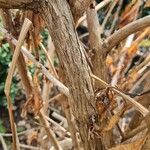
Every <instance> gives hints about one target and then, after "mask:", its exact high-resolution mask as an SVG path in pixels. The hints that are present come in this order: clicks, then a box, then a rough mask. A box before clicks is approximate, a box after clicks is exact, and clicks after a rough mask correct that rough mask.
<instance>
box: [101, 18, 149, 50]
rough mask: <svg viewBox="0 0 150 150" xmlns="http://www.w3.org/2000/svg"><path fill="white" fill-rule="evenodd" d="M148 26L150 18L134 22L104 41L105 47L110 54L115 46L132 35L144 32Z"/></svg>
mask: <svg viewBox="0 0 150 150" xmlns="http://www.w3.org/2000/svg"><path fill="white" fill-rule="evenodd" d="M148 26H150V16H146V17H144V18H141V19H138V20H136V21H133V22H131V23H129V24H128V25H126V26H124V27H123V28H121V29H119V30H118V31H116V32H115V33H114V34H112V35H111V36H110V37H108V38H107V39H106V40H105V41H104V43H103V46H104V47H106V48H107V52H110V51H111V49H112V48H113V47H114V46H116V45H117V44H118V43H119V42H121V41H122V40H124V39H125V38H126V37H128V36H129V35H130V34H132V33H135V32H137V31H139V30H142V29H144V28H146V27H148Z"/></svg>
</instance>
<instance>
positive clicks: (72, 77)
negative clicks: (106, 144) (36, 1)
mask: <svg viewBox="0 0 150 150" xmlns="http://www.w3.org/2000/svg"><path fill="white" fill-rule="evenodd" d="M40 12H41V14H42V15H43V18H44V19H45V21H46V23H47V27H48V29H49V32H50V35H51V37H52V39H53V42H54V45H55V47H56V52H57V55H58V57H59V60H60V64H61V67H62V69H63V71H64V74H65V81H66V85H67V86H68V88H69V90H70V93H71V102H70V103H71V108H72V111H73V115H74V116H75V119H76V123H77V125H78V128H79V133H80V136H81V140H82V143H83V147H84V149H85V150H92V149H94V148H95V145H96V144H99V143H95V139H92V138H90V139H89V128H90V118H91V117H92V116H94V115H96V112H95V110H94V108H93V107H94V93H93V87H92V80H91V77H90V70H89V66H88V64H87V62H86V58H85V56H84V52H83V49H82V48H81V45H80V43H79V39H78V36H77V34H76V30H75V26H74V22H73V17H72V15H71V11H70V8H69V5H68V3H67V2H66V1H65V0H64V1H62V0H57V1H56V0H51V1H48V2H47V3H45V4H42V5H41V10H40ZM92 106H93V107H92ZM99 146H100V145H99Z"/></svg>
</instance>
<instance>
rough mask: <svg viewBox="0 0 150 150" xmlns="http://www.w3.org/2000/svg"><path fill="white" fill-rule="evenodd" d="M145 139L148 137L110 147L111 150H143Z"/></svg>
mask: <svg viewBox="0 0 150 150" xmlns="http://www.w3.org/2000/svg"><path fill="white" fill-rule="evenodd" d="M145 140H146V137H144V138H142V139H140V140H137V141H135V142H132V143H129V144H121V145H117V146H116V147H113V148H110V149H109V150H141V148H142V146H143V144H144V143H145Z"/></svg>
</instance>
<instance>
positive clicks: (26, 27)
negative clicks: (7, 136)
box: [5, 19, 32, 150]
mask: <svg viewBox="0 0 150 150" xmlns="http://www.w3.org/2000/svg"><path fill="white" fill-rule="evenodd" d="M31 24H32V23H31V21H30V20H28V19H25V20H24V24H23V26H22V29H21V33H20V35H19V40H18V43H17V44H16V49H15V52H14V55H13V59H12V63H11V66H10V69H9V72H8V76H7V78H6V84H5V95H6V97H7V104H8V111H9V117H10V124H11V130H12V133H13V137H12V138H13V149H15V150H17V147H18V145H17V139H16V136H15V135H16V130H15V125H14V117H13V108H12V107H13V106H12V103H11V97H10V95H9V93H10V86H11V82H12V77H13V73H14V70H15V65H16V63H17V60H18V57H19V53H20V49H21V46H22V45H23V42H24V40H25V37H26V34H27V32H28V31H29V28H30V26H31Z"/></svg>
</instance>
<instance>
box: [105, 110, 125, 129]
mask: <svg viewBox="0 0 150 150" xmlns="http://www.w3.org/2000/svg"><path fill="white" fill-rule="evenodd" d="M123 112H124V110H121V111H120V112H118V113H117V114H115V115H113V116H112V117H111V118H110V121H109V123H108V125H107V126H106V127H105V128H104V129H103V131H109V130H111V129H112V128H113V127H114V126H115V125H116V124H117V123H118V121H119V119H120V116H121V115H122V114H123Z"/></svg>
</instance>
